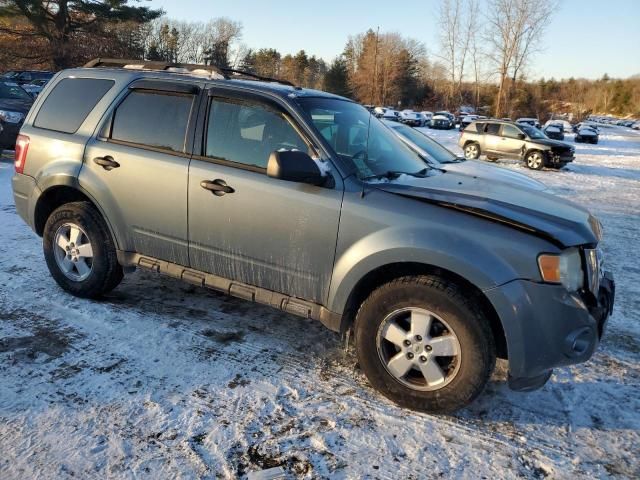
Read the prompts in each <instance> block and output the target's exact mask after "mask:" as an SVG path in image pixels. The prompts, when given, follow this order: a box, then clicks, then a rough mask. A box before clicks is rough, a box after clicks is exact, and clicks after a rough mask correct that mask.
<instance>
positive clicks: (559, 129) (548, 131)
mask: <svg viewBox="0 0 640 480" xmlns="http://www.w3.org/2000/svg"><path fill="white" fill-rule="evenodd" d="M542 131H543V132H544V134H545V135H546V136H547V137H549V138H551V139H552V140H564V126H563V125H562V124H561V123H554V122H551V123H549V124H548V125H547V126H546V127H544V128H543V129H542Z"/></svg>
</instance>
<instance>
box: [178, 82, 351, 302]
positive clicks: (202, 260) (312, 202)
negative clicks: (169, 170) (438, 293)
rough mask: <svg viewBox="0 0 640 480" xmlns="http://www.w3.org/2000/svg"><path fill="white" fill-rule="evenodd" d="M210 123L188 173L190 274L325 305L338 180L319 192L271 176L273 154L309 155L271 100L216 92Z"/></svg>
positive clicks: (306, 145)
mask: <svg viewBox="0 0 640 480" xmlns="http://www.w3.org/2000/svg"><path fill="white" fill-rule="evenodd" d="M206 119H207V122H206V124H207V126H206V129H205V131H204V134H203V137H204V138H203V148H202V155H201V156H200V157H194V159H193V160H192V162H191V166H190V169H189V253H190V258H191V265H192V267H193V268H196V269H198V270H203V271H206V272H209V273H213V274H215V275H219V276H222V277H225V278H229V279H232V280H236V281H240V282H243V283H246V284H249V285H254V286H257V287H261V288H265V289H268V290H272V291H276V292H280V293H283V294H287V295H291V296H295V297H298V298H303V299H306V300H311V301H315V302H318V303H321V302H322V301H323V300H324V299H325V298H326V296H327V293H328V288H329V282H330V279H331V274H332V270H333V261H334V255H335V247H336V238H337V234H338V221H339V217H340V205H341V202H342V193H343V192H342V183H341V181H340V179H339V178H337V177H338V176H337V175H336V178H335V181H334V182H333V183H334V184H333V185H332V186H329V187H316V186H311V185H306V184H302V183H295V182H286V181H282V180H277V179H273V178H270V177H268V176H267V175H266V167H267V160H268V158H269V155H270V154H271V152H273V151H276V150H280V149H289V150H291V149H298V150H302V151H309V150H310V148H312V147H311V146H310V143H309V142H308V141H307V140H305V139H304V138H303V135H301V134H300V133H299V132H300V131H299V130H298V129H297V128H296V127H295V126H294V123H293V122H292V121H291V119H290V117H289V116H288V115H287V114H286V113H285V112H284V110H283V109H281V108H280V107H278V106H277V105H275V104H273V103H271V102H269V101H267V100H262V99H261V98H260V97H255V98H253V99H252V100H248V99H247V98H246V96H244V97H243V98H242V99H239V98H238V99H235V98H233V97H232V96H229V95H227V94H226V93H224V91H222V92H221V91H218V92H216V93H215V94H212V95H211V96H210V97H209V100H208V106H207V114H206ZM212 185H214V186H213V187H212ZM221 187H226V188H221ZM211 188H213V190H212V189H211Z"/></svg>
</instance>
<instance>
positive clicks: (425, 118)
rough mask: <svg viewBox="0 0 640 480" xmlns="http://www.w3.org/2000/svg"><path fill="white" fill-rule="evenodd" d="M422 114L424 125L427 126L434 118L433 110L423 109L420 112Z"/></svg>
mask: <svg viewBox="0 0 640 480" xmlns="http://www.w3.org/2000/svg"><path fill="white" fill-rule="evenodd" d="M420 116H421V117H422V125H421V126H422V127H427V126H428V125H429V123H430V122H431V119H432V118H433V112H428V111H422V112H420Z"/></svg>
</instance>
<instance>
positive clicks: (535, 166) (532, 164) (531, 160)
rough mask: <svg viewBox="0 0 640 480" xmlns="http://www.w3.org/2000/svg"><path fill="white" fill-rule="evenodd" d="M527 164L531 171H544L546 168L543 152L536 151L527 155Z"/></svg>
mask: <svg viewBox="0 0 640 480" xmlns="http://www.w3.org/2000/svg"><path fill="white" fill-rule="evenodd" d="M525 162H526V164H527V167H529V168H530V169H531V170H542V167H544V156H543V154H542V152H540V151H538V150H534V151H532V152H529V153H528V154H527V156H526V158H525Z"/></svg>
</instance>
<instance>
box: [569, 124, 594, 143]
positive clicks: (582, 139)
mask: <svg viewBox="0 0 640 480" xmlns="http://www.w3.org/2000/svg"><path fill="white" fill-rule="evenodd" d="M574 131H575V132H576V138H575V141H576V143H592V144H594V145H597V143H598V140H599V135H598V132H597V131H596V129H595V128H592V127H590V126H588V125H582V124H578V125H576V126H575V127H574Z"/></svg>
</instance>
